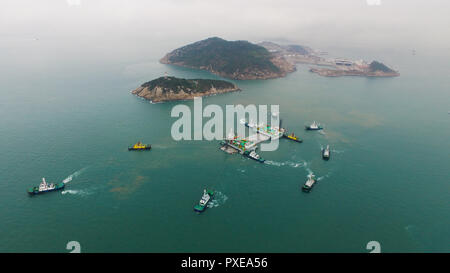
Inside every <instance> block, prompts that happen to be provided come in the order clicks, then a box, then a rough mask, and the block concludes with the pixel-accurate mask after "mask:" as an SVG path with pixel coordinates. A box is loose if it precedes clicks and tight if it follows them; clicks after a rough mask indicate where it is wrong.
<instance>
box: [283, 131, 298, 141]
mask: <svg viewBox="0 0 450 273" xmlns="http://www.w3.org/2000/svg"><path fill="white" fill-rule="evenodd" d="M283 136H284V137H285V138H288V139H290V140H293V141H296V142H300V143H301V142H303V140H301V139H300V138H299V137H298V136H296V135H294V133H291V134H289V135H288V134H284V135H283Z"/></svg>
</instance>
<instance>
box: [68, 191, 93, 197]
mask: <svg viewBox="0 0 450 273" xmlns="http://www.w3.org/2000/svg"><path fill="white" fill-rule="evenodd" d="M61 194H74V195H80V196H86V195H90V194H91V192H88V191H83V190H64V191H62V192H61Z"/></svg>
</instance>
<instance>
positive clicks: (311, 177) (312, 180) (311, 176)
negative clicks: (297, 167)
mask: <svg viewBox="0 0 450 273" xmlns="http://www.w3.org/2000/svg"><path fill="white" fill-rule="evenodd" d="M316 181H317V180H316V178H315V177H314V174H309V175H308V180H307V181H306V183H305V184H304V185H303V187H302V190H303V191H304V192H310V191H311V189H312V187H313V186H314V184H315V183H316Z"/></svg>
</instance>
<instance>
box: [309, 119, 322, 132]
mask: <svg viewBox="0 0 450 273" xmlns="http://www.w3.org/2000/svg"><path fill="white" fill-rule="evenodd" d="M305 129H306V130H311V131H317V130H322V129H323V127H322V126H320V124H319V123H317V122H315V121H314V122H313V123H311V125H309V126H305Z"/></svg>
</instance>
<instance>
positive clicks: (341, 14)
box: [0, 0, 450, 54]
mask: <svg viewBox="0 0 450 273" xmlns="http://www.w3.org/2000/svg"><path fill="white" fill-rule="evenodd" d="M449 14H450V1H447V0H440V1H437V0H432V1H429V0H311V1H304V0H277V1H268V0H252V1H244V0H147V1H144V0H142V1H138V0H134V1H133V0H1V2H0V39H1V40H2V41H3V45H0V50H2V51H4V52H3V53H5V52H6V51H7V50H8V46H7V44H8V43H9V42H17V41H19V42H26V41H28V39H39V40H47V41H52V42H53V43H54V44H55V46H57V45H60V46H66V47H70V46H71V45H73V46H74V48H77V50H81V51H82V50H86V49H85V48H86V47H89V48H90V50H95V48H98V51H104V49H105V48H107V47H109V48H110V49H114V50H115V53H124V52H127V51H129V52H131V53H130V54H132V52H135V51H139V50H142V49H143V48H146V47H147V48H149V50H154V51H155V52H156V53H158V54H162V53H163V52H164V53H165V52H167V51H168V50H169V49H173V48H175V47H178V46H181V45H184V44H186V43H189V42H193V41H196V40H200V39H204V38H207V37H210V36H219V37H222V38H225V39H230V40H237V39H244V40H249V41H253V42H258V41H262V40H273V41H286V42H291V43H300V44H304V45H309V46H312V47H315V48H329V47H360V48H363V47H379V48H392V47H406V48H408V49H410V48H426V49H436V50H442V51H448V50H450V35H449V32H450V30H449V29H450V16H449ZM5 44H6V45H5ZM67 50H68V51H70V50H71V49H67ZM0 54H1V53H0ZM105 54H106V53H105Z"/></svg>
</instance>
